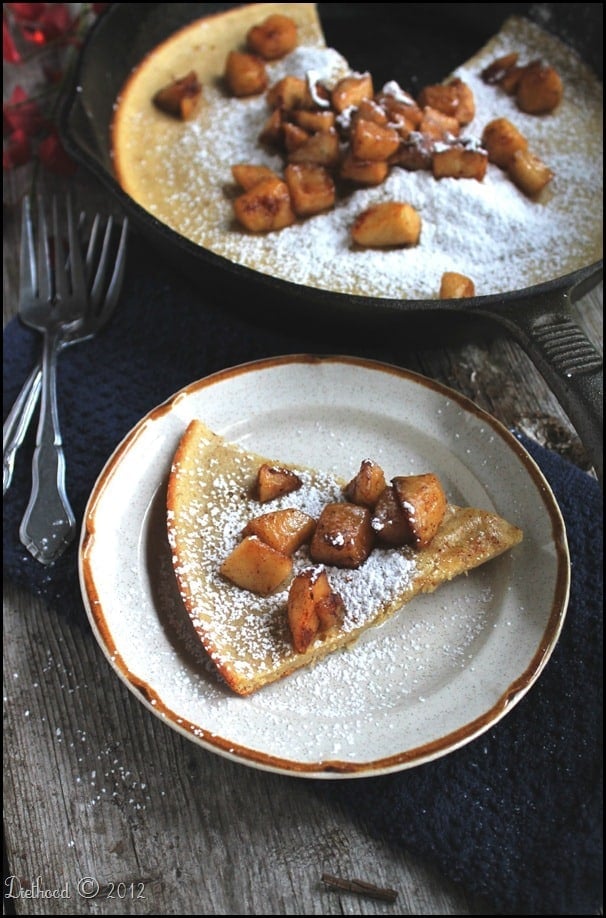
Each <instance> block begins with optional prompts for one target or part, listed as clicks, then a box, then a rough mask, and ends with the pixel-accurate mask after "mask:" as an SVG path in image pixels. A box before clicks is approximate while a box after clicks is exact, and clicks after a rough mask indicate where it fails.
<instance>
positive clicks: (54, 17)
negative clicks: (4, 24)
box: [6, 3, 75, 45]
mask: <svg viewBox="0 0 606 918" xmlns="http://www.w3.org/2000/svg"><path fill="white" fill-rule="evenodd" d="M6 5H7V6H8V7H9V9H10V11H11V12H12V14H13V16H14V17H15V21H16V22H17V24H18V25H19V28H20V31H21V34H22V36H23V38H24V39H25V40H26V41H29V42H32V43H33V44H36V45H46V44H48V42H49V41H56V40H57V39H60V38H63V39H66V40H69V39H70V38H71V35H70V33H71V32H72V29H73V26H74V22H75V20H74V19H73V18H72V15H71V13H70V11H69V8H68V6H67V4H65V3H7V4H6Z"/></svg>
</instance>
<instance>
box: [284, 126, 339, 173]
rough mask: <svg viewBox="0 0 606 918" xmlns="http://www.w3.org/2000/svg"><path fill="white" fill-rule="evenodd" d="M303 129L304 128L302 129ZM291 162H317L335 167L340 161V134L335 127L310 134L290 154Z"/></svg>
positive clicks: (319, 164) (289, 159) (328, 166)
mask: <svg viewBox="0 0 606 918" xmlns="http://www.w3.org/2000/svg"><path fill="white" fill-rule="evenodd" d="M300 130H302V129H300ZM288 161H289V162H290V163H316V165H318V166H326V167H327V168H334V167H335V166H336V165H337V163H338V162H339V136H338V134H337V132H336V131H335V129H334V128H329V129H328V130H327V131H318V132H317V133H316V134H310V135H309V136H308V137H307V139H306V140H305V142H304V143H302V144H301V146H299V147H297V149H296V150H293V151H292V152H291V153H289V154H288Z"/></svg>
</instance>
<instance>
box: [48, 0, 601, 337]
mask: <svg viewBox="0 0 606 918" xmlns="http://www.w3.org/2000/svg"><path fill="white" fill-rule="evenodd" d="M233 6H234V4H191V3H188V4H184V3H175V4H131V3H125V4H116V5H114V7H113V8H111V9H110V10H109V12H108V13H106V15H105V16H104V17H103V18H102V19H101V20H100V22H99V23H98V25H97V27H96V29H95V30H94V32H93V34H92V35H91V37H90V39H89V41H88V43H87V46H86V47H85V49H84V52H83V55H82V58H81V63H80V69H79V72H78V74H77V76H76V81H75V84H74V87H73V90H72V93H71V95H70V97H69V98H68V100H67V104H66V105H65V107H64V110H63V113H62V121H61V123H62V133H63V136H64V138H65V140H66V143H67V146H68V148H69V149H70V151H71V152H72V154H73V155H74V156H75V157H76V159H78V160H80V161H81V162H83V163H84V165H86V166H87V167H88V168H89V169H91V170H92V171H93V173H95V174H96V175H97V177H98V178H99V179H100V180H101V181H102V182H103V184H104V185H106V186H107V187H108V188H109V190H110V191H111V192H112V194H114V195H115V197H116V198H117V199H118V200H119V202H120V203H121V204H122V206H123V207H124V209H125V210H126V212H127V213H129V215H131V216H132V217H133V218H134V220H135V223H136V224H137V225H138V227H139V228H140V230H141V231H142V232H143V233H144V234H145V235H146V236H147V237H148V239H149V240H150V242H152V243H153V244H154V245H155V246H156V247H157V248H159V250H160V251H161V252H162V253H163V254H164V255H165V256H166V257H168V258H169V259H170V260H172V261H173V262H174V263H175V264H176V265H177V266H178V267H180V268H181V269H182V270H183V271H184V272H185V273H187V274H189V275H190V276H191V277H193V279H194V280H198V281H199V280H201V279H204V280H206V281H208V270H209V268H211V269H212V268H218V269H219V270H218V271H217V272H216V273H215V274H214V275H213V276H214V277H215V278H216V282H217V283H218V284H221V283H222V284H225V285H226V288H225V289H226V292H233V293H236V299H237V293H238V291H241V289H242V284H243V283H244V284H246V285H250V284H251V283H254V284H259V285H260V286H261V288H262V292H263V294H264V295H266V299H265V304H266V308H267V309H268V310H269V312H270V313H273V312H274V311H275V310H276V309H277V310H280V309H281V304H282V303H283V301H284V297H285V296H288V297H289V300H290V301H291V302H293V304H295V303H297V304H300V305H301V308H302V310H303V314H305V315H306V316H309V315H310V312H311V313H312V314H313V312H314V311H316V312H317V313H318V314H321V315H323V316H324V317H326V315H327V310H328V311H329V312H330V313H331V314H332V315H333V316H334V317H336V318H337V320H340V319H341V318H344V317H346V318H353V319H362V321H364V322H365V321H366V320H367V319H368V317H369V314H370V315H371V317H372V318H373V319H374V320H375V321H379V322H381V321H382V320H383V319H385V320H386V321H387V322H391V321H393V319H394V317H396V316H398V315H400V314H402V313H403V312H410V311H415V312H422V311H427V310H434V309H449V308H450V309H455V310H458V309H460V308H461V303H460V301H448V300H446V301H440V300H435V299H427V300H424V299H414V300H413V299H410V300H402V299H391V298H382V297H381V298H376V297H373V296H371V297H368V296H360V295H348V294H340V293H334V292H331V291H325V290H321V289H317V288H314V287H310V286H305V285H300V284H293V283H289V282H288V281H284V280H281V279H278V278H274V277H271V276H269V275H264V274H259V273H258V272H255V271H252V270H250V269H249V268H247V267H244V266H242V265H239V264H234V263H233V262H232V261H230V260H228V259H225V258H223V257H221V256H220V255H216V254H214V253H213V252H209V251H207V250H205V249H204V248H201V247H200V246H197V245H194V244H192V243H191V242H189V240H187V239H186V238H184V237H182V236H180V235H179V234H178V233H175V232H174V231H172V230H171V229H170V228H169V227H167V226H166V225H165V224H163V223H161V222H160V221H158V220H156V219H155V218H154V217H153V216H151V215H150V214H149V213H148V212H147V211H146V210H145V209H143V208H141V207H140V206H139V205H137V204H136V202H134V201H133V200H132V199H131V198H130V197H129V196H128V195H127V194H125V193H124V192H123V191H122V189H121V188H120V187H119V185H118V184H117V182H116V180H115V177H114V171H113V164H112V153H111V139H110V124H111V121H112V116H113V109H114V103H115V98H116V96H117V94H118V92H119V91H120V89H121V87H122V85H123V83H124V80H125V79H126V77H127V76H128V74H129V73H130V72H131V70H132V68H133V67H134V66H135V65H136V64H138V63H139V62H140V60H141V59H142V58H143V57H144V56H145V55H146V54H147V53H148V51H150V50H151V49H153V48H154V47H155V46H156V45H157V44H158V43H159V42H161V41H162V40H163V39H164V38H165V37H166V36H167V35H169V34H171V33H172V32H174V31H175V30H177V29H178V28H180V27H181V26H182V25H184V24H185V23H188V22H190V21H192V20H194V19H197V18H199V17H200V16H204V15H207V14H209V13H211V12H215V11H221V10H224V9H228V8H231V7H233ZM318 9H319V14H320V18H321V21H322V26H323V29H324V32H325V35H326V40H327V43H328V44H329V45H331V44H332V45H333V46H335V47H337V48H338V49H339V51H340V52H341V53H343V55H344V56H345V57H346V58H347V60H348V61H349V63H350V64H351V66H352V67H353V68H354V69H368V70H370V71H371V72H372V73H373V76H376V82H377V84H379V83H380V82H381V81H386V80H388V79H397V80H398V82H400V84H401V85H403V86H405V87H407V88H410V90H411V91H413V92H414V91H416V90H417V89H418V88H420V87H421V86H422V85H425V84H426V83H428V82H435V81H438V80H441V79H443V77H444V75H445V74H446V73H448V72H450V71H451V70H452V69H453V68H454V67H456V66H457V65H458V64H459V63H460V62H461V61H463V60H466V59H467V58H468V57H469V56H470V55H471V54H473V53H474V52H475V51H476V50H477V49H478V48H479V47H481V46H482V44H483V43H484V42H485V41H486V40H487V39H488V38H490V37H491V36H492V35H494V34H495V33H496V32H497V31H498V29H499V28H500V26H501V24H502V23H503V21H504V20H505V19H506V18H507V17H508V16H510V15H512V14H521V15H524V16H527V17H529V18H534V19H535V20H537V21H538V22H539V23H540V24H541V26H542V27H543V28H545V29H547V30H549V31H552V32H554V33H555V34H557V35H559V36H560V37H561V38H562V39H563V40H564V41H566V43H567V44H569V45H571V46H572V47H573V48H575V49H576V50H577V51H578V52H579V53H580V54H581V55H582V57H583V58H584V60H586V61H587V62H588V64H589V65H590V66H591V67H592V68H593V69H594V71H596V72H598V74H599V75H600V76H601V48H602V38H601V36H602V28H601V23H602V4H581V5H576V4H574V5H573V4H538V5H532V4H458V5H450V4H376V3H375V4H319V5H318ZM396 31H397V32H398V33H399V34H403V35H406V49H405V52H404V51H403V50H402V48H401V46H400V45H399V43H398V42H394V41H393V34H394V33H395V32H396ZM428 49H429V51H428ZM600 265H601V262H598V263H597V264H594V263H592V264H589V265H579V269H578V270H574V271H573V272H571V273H568V274H566V275H565V276H564V277H555V278H554V277H549V276H548V277H546V279H545V283H540V284H535V285H533V286H532V287H530V288H521V289H517V290H512V291H509V292H507V293H504V294H497V295H490V296H479V297H474V298H472V299H470V300H467V301H465V310H466V311H469V310H473V309H474V308H475V307H479V308H480V309H481V310H482V311H484V310H485V309H488V310H491V309H495V310H497V311H498V309H499V307H500V306H501V305H502V304H507V303H508V302H509V301H511V300H512V299H513V300H519V299H521V298H526V297H527V296H529V295H533V296H534V297H536V296H539V297H540V296H549V295H551V294H552V293H554V292H555V293H557V292H558V291H560V290H570V289H571V288H572V287H574V285H575V284H576V283H577V282H580V281H585V282H586V283H590V282H591V280H592V279H595V280H597V279H598V278H599V273H598V271H597V270H596V268H598V269H599V267H600ZM248 289H250V288H248ZM274 295H275V296H274ZM293 311H294V312H295V313H296V312H297V309H294V310H293Z"/></svg>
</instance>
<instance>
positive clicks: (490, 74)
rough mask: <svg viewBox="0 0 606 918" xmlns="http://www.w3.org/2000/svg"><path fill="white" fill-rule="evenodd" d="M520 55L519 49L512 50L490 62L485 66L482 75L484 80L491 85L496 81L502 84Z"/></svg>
mask: <svg viewBox="0 0 606 918" xmlns="http://www.w3.org/2000/svg"><path fill="white" fill-rule="evenodd" d="M519 57H520V55H519V54H518V52H517V51H511V52H510V53H508V54H504V55H503V56H502V57H497V58H496V59H495V60H494V61H492V62H491V63H490V64H488V66H487V67H484V69H483V70H482V72H481V74H480V76H481V77H482V79H483V81H484V82H485V83H488V84H489V85H492V84H494V83H497V84H500V83H501V81H502V80H503V78H504V77H505V76H506V75H507V74H508V73H509V71H510V70H511V69H512V68H513V67H516V65H517V63H518V59H519Z"/></svg>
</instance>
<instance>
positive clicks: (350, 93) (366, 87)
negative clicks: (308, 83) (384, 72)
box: [330, 73, 374, 114]
mask: <svg viewBox="0 0 606 918" xmlns="http://www.w3.org/2000/svg"><path fill="white" fill-rule="evenodd" d="M373 92H374V90H373V85H372V77H371V75H370V73H356V74H352V75H351V76H346V77H343V79H342V80H339V82H338V83H337V85H336V86H335V87H334V89H333V90H332V93H331V97H330V100H331V103H332V107H333V108H334V110H335V111H336V112H338V113H339V114H340V113H341V112H344V111H345V109H346V108H351V107H352V106H357V105H359V104H360V102H362V100H363V99H372V97H373Z"/></svg>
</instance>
